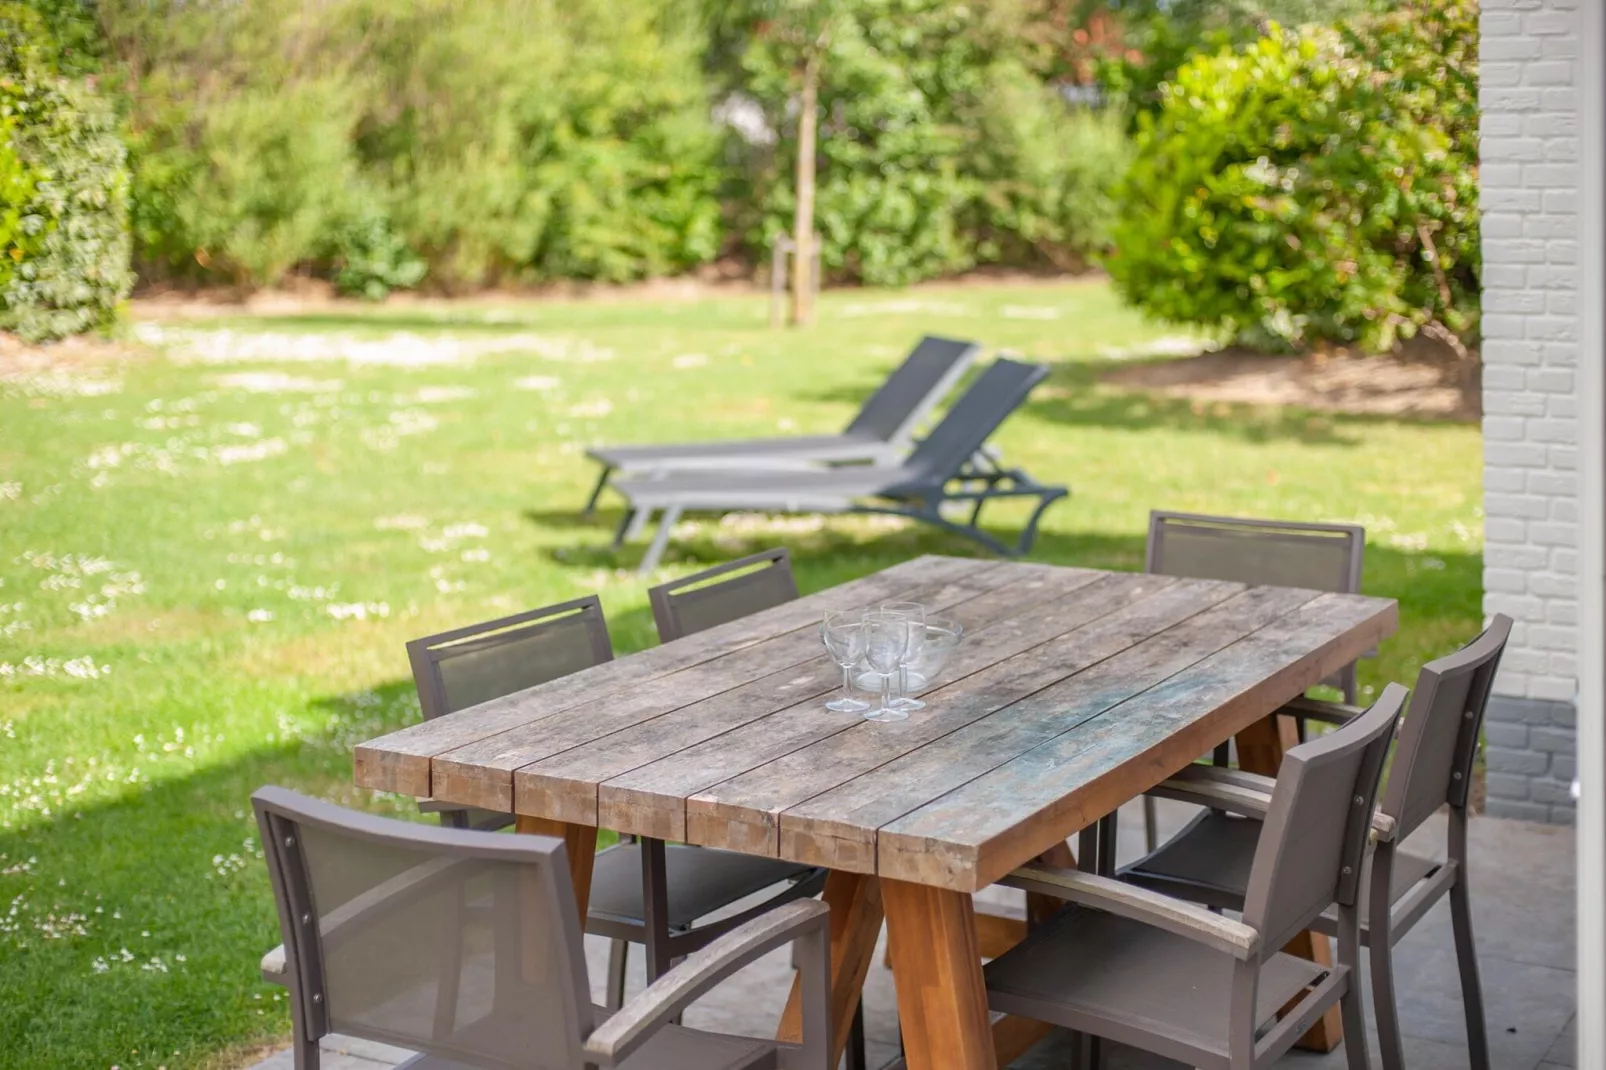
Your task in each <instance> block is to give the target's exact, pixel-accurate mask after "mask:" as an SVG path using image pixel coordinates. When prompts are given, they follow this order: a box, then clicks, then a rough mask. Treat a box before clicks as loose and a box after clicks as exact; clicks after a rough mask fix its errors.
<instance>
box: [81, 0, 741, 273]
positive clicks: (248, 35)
mask: <svg viewBox="0 0 1606 1070" xmlns="http://www.w3.org/2000/svg"><path fill="white" fill-rule="evenodd" d="M678 2H679V0H654V2H649V3H642V4H632V5H629V6H624V5H619V4H616V3H612V2H611V0H562V2H560V0H541V2H530V0H481V2H477V3H474V4H461V3H458V2H456V0H336V2H326V0H289V2H287V0H240V2H239V3H237V4H232V5H229V6H228V7H227V8H223V9H220V8H218V7H217V6H216V5H193V4H186V3H180V2H177V0H155V2H152V0H107V2H106V3H105V4H104V7H103V12H104V14H103V21H104V22H105V24H106V25H107V27H108V33H109V34H110V37H111V43H112V51H113V54H114V55H115V56H117V57H118V58H119V60H120V63H121V65H120V67H119V70H120V71H122V72H123V75H124V77H125V78H126V77H129V75H130V74H131V72H133V71H134V70H135V69H136V66H137V65H139V64H143V65H145V66H147V67H148V68H149V71H148V72H147V73H145V74H144V75H143V76H142V77H141V78H140V79H139V80H138V81H137V82H133V81H129V82H128V84H127V88H128V90H129V92H130V94H131V101H132V110H133V124H132V125H133V126H134V129H135V131H136V141H135V167H136V183H137V187H136V201H137V204H138V208H137V210H136V232H137V234H138V236H139V242H140V246H139V250H140V254H141V256H142V258H143V260H144V261H145V262H147V263H149V264H150V266H151V268H152V269H153V272H154V273H158V274H167V275H180V276H186V275H188V276H196V275H198V276H201V277H206V276H211V277H217V276H218V275H222V276H224V277H226V278H228V279H229V280H230V281H234V282H238V283H241V284H246V285H270V284H272V283H275V282H277V281H279V280H280V279H281V278H282V277H284V275H285V274H286V273H287V272H290V271H292V270H294V271H311V272H315V273H318V274H322V275H326V276H329V277H332V278H334V279H335V281H336V284H337V285H338V286H339V287H340V288H342V289H344V290H347V291H350V292H361V293H364V294H368V295H377V294H379V293H382V292H383V291H385V290H388V289H391V288H395V287H402V286H410V285H416V284H417V283H418V282H419V281H421V279H422V278H423V277H424V270H427V271H428V274H429V276H430V277H431V278H433V279H434V280H435V281H437V282H438V283H440V284H441V285H443V286H456V285H478V284H483V283H488V282H494V281H497V280H500V279H510V280H520V279H545V278H596V279H607V280H611V281H622V280H626V279H633V278H641V277H644V276H650V275H662V274H669V273H673V272H677V271H682V270H685V269H686V268H689V267H692V266H695V265H696V264H700V263H703V262H705V261H707V260H709V259H711V258H712V257H713V256H714V255H715V254H716V253H717V252H718V250H719V245H720V209H719V203H718V199H717V196H716V193H717V189H718V185H719V181H720V171H719V168H718V159H717V154H718V150H719V141H718V138H717V136H716V134H715V131H714V128H713V124H712V121H711V120H710V119H709V117H708V103H707V96H706V93H705V92H704V88H703V82H702V76H701V72H700V70H699V60H700V43H701V36H700V31H698V30H697V28H696V26H695V24H693V23H690V22H686V21H684V20H678V19H674V18H671V17H670V14H671V12H672V9H674V8H675V7H676V6H677V4H678Z"/></svg>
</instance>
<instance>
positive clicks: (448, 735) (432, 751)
mask: <svg viewBox="0 0 1606 1070" xmlns="http://www.w3.org/2000/svg"><path fill="white" fill-rule="evenodd" d="M996 567H998V563H997V562H988V561H980V560H974V559H971V558H958V557H939V556H935V555H928V556H924V557H918V558H915V559H914V560H912V561H905V562H901V563H899V564H897V565H893V566H892V567H891V568H887V569H883V570H881V571H880V572H876V573H873V574H871V575H869V576H864V577H861V578H860V579H857V580H854V581H852V582H850V583H846V584H842V585H840V586H837V587H832V588H828V589H827V590H824V591H818V592H815V593H814V594H812V595H808V596H806V597H804V598H800V599H798V600H797V601H795V602H788V603H786V604H785V605H781V606H776V607H774V608H772V609H768V610H765V611H764V612H762V613H755V614H753V615H751V616H749V617H747V618H744V619H743V620H740V621H732V622H730V623H729V624H724V625H721V626H719V627H717V628H710V629H708V630H707V631H704V632H698V633H697V634H695V635H690V636H687V637H685V638H684V639H680V640H677V641H675V642H673V643H665V644H664V645H662V646H658V647H653V648H652V649H650V650H644V651H641V652H640V653H637V654H632V655H631V656H629V657H626V658H620V659H618V660H616V661H610V662H608V663H606V664H604V665H598V666H595V667H593V668H590V669H586V670H583V671H581V672H578V673H574V674H572V675H570V676H565V677H563V678H561V679H558V680H553V681H551V682H550V683H547V684H543V685H542V686H540V687H538V688H532V689H530V690H529V691H523V692H519V693H517V694H514V695H507V696H504V697H503V698H499V699H495V700H493V701H491V702H486V703H483V704H481V705H479V706H476V707H474V708H472V709H468V710H462V711H459V712H458V713H455V714H453V715H452V716H451V717H440V718H436V719H435V720H433V721H426V722H423V723H421V724H415V725H410V726H408V727H407V728H403V729H399V730H397V731H395V732H391V733H390V734H388V735H385V736H381V737H380V738H378V739H375V740H371V741H369V742H367V743H363V744H360V745H359V746H358V747H357V748H356V752H355V754H354V765H355V774H356V781H357V784H358V785H359V786H361V787H365V788H373V789H375V790H379V791H395V792H400V793H402V794H406V795H417V796H420V797H423V796H427V795H428V794H429V790H430V789H429V765H430V759H431V758H433V757H434V756H435V755H437V754H444V753H445V752H447V751H449V750H452V749H454V748H456V747H460V746H462V745H464V744H465V743H470V742H473V741H474V740H477V739H482V738H484V737H486V736H490V735H494V734H496V733H497V732H503V731H506V730H508V729H510V728H516V727H518V726H519V725H522V724H526V723H528V722H530V721H531V720H534V719H536V718H538V717H543V716H552V715H555V714H557V713H561V712H562V711H564V710H566V709H569V708H571V707H573V706H576V705H578V704H580V703H582V702H586V701H588V700H591V699H595V698H597V697H598V696H599V695H602V694H606V693H609V692H611V691H615V690H620V689H624V688H628V687H632V686H635V685H637V684H640V683H642V682H644V681H647V680H651V679H654V678H656V677H660V676H664V675H667V674H669V673H673V672H678V671H680V670H682V669H687V668H690V667H691V666H693V665H697V664H699V663H701V662H705V661H709V660H712V659H714V658H719V657H723V656H725V655H727V654H730V653H732V652H734V651H737V650H741V649H743V648H745V647H749V646H752V645H754V644H756V643H760V642H763V641H764V640H766V639H769V638H772V637H774V636H776V635H780V634H782V633H784V632H788V631H792V630H794V629H796V628H801V627H804V626H806V625H808V624H809V623H811V622H812V621H814V620H817V619H819V617H820V616H821V615H822V614H823V613H824V610H825V608H826V606H827V605H838V604H840V605H844V606H849V605H852V604H854V602H855V600H864V601H870V600H875V599H883V598H887V597H889V596H890V595H892V594H894V593H896V592H898V591H899V590H902V589H906V588H908V587H911V586H914V585H917V584H923V583H940V582H946V581H948V580H951V579H956V578H959V577H962V576H965V575H970V574H974V573H976V572H978V571H979V570H983V569H989V568H996Z"/></svg>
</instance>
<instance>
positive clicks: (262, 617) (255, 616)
mask: <svg viewBox="0 0 1606 1070" xmlns="http://www.w3.org/2000/svg"><path fill="white" fill-rule="evenodd" d="M245 619H246V620H248V621H250V622H251V623H253V624H266V623H267V622H268V621H270V620H272V619H273V610H271V609H253V610H252V611H251V612H249V613H247V614H246V615H245Z"/></svg>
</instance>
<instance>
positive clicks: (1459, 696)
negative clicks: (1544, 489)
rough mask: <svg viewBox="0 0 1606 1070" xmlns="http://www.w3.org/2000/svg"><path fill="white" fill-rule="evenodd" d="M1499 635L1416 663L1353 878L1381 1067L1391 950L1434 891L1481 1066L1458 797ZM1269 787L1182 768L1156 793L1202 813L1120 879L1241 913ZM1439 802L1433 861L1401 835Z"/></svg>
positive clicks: (1335, 708) (1388, 1043)
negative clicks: (1442, 831)
mask: <svg viewBox="0 0 1606 1070" xmlns="http://www.w3.org/2000/svg"><path fill="white" fill-rule="evenodd" d="M1510 634H1511V618H1510V617H1507V616H1505V615H1504V614H1497V615H1496V616H1495V618H1494V620H1493V621H1491V622H1490V624H1489V627H1488V628H1487V629H1486V630H1485V631H1484V633H1483V634H1482V635H1480V636H1478V638H1476V639H1474V640H1473V641H1472V642H1471V643H1469V644H1467V645H1466V646H1465V647H1462V648H1461V649H1460V650H1458V651H1456V652H1455V653H1454V654H1450V655H1448V656H1446V657H1442V658H1439V659H1438V660H1437V661H1432V662H1429V663H1428V664H1427V665H1424V666H1423V667H1422V672H1421V674H1420V675H1419V676H1418V677H1417V681H1416V692H1415V694H1413V695H1412V696H1411V708H1410V711H1409V712H1408V713H1407V714H1406V716H1405V720H1404V721H1403V723H1402V725H1401V729H1400V740H1399V743H1398V745H1397V746H1396V747H1395V749H1394V760H1393V762H1392V763H1391V765H1390V769H1389V777H1388V784H1387V786H1386V787H1385V788H1384V789H1383V794H1382V802H1381V804H1380V805H1379V807H1378V813H1377V816H1376V818H1375V826H1376V827H1375V831H1374V833H1373V839H1374V840H1375V841H1376V845H1375V847H1374V848H1373V849H1372V850H1371V851H1370V852H1369V853H1368V855H1367V857H1366V860H1365V865H1364V867H1363V869H1362V871H1361V873H1362V879H1363V880H1364V881H1366V882H1367V884H1368V889H1369V891H1368V894H1367V895H1366V897H1365V898H1364V900H1363V903H1362V908H1361V919H1360V939H1361V943H1363V944H1364V945H1366V946H1367V947H1368V948H1369V949H1370V954H1371V962H1372V998H1373V1001H1374V1003H1375V1005H1376V1009H1377V1032H1378V1041H1379V1044H1380V1046H1381V1048H1382V1051H1383V1066H1384V1070H1403V1068H1404V1066H1405V1056H1404V1049H1403V1047H1402V1042H1401V1040H1400V1024H1399V1015H1398V1010H1397V1008H1396V1004H1395V998H1394V967H1393V957H1394V945H1395V944H1396V943H1398V942H1399V940H1400V938H1401V937H1403V936H1404V935H1405V934H1406V933H1407V932H1409V931H1410V930H1411V928H1412V927H1413V926H1414V925H1416V923H1417V922H1418V921H1420V920H1422V917H1423V915H1425V914H1426V913H1427V912H1428V910H1429V909H1430V908H1431V907H1432V906H1433V905H1434V904H1435V903H1437V902H1438V901H1439V900H1440V899H1442V898H1444V896H1445V895H1449V897H1450V920H1451V923H1452V928H1453V929H1454V932H1455V953H1456V960H1457V962H1458V963H1459V965H1460V968H1461V1000H1462V1003H1463V1004H1464V1005H1465V1010H1466V1020H1467V1048H1468V1052H1469V1056H1470V1062H1469V1065H1470V1066H1471V1067H1472V1068H1473V1070H1488V1067H1489V1044H1488V1036H1487V1033H1486V1030H1485V1026H1484V1017H1483V991H1482V986H1481V985H1480V983H1479V980H1478V956H1477V950H1476V948H1475V947H1474V946H1473V940H1472V916H1471V908H1470V905H1469V902H1468V897H1467V795H1468V791H1469V789H1470V787H1471V784H1472V775H1473V765H1474V762H1475V760H1476V758H1477V753H1478V735H1479V732H1480V731H1481V730H1482V726H1483V711H1484V706H1485V704H1486V703H1487V702H1488V699H1489V686H1490V684H1491V683H1492V682H1493V680H1494V674H1495V670H1496V668H1498V666H1499V664H1500V655H1501V652H1502V651H1503V650H1504V649H1505V645H1506V639H1507V637H1508V636H1509V635H1510ZM1295 705H1297V706H1298V707H1299V708H1301V709H1302V710H1303V711H1304V712H1305V714H1306V715H1307V716H1309V717H1311V718H1312V719H1316V720H1323V721H1329V722H1333V723H1338V724H1345V723H1347V722H1349V721H1351V719H1353V718H1354V717H1356V716H1357V715H1358V713H1359V711H1358V710H1357V709H1356V708H1355V707H1354V706H1350V705H1340V704H1338V703H1331V702H1317V701H1315V700H1311V699H1300V700H1297V702H1296V703H1295ZM1342 730H1343V729H1340V731H1342ZM1270 786H1271V782H1270V781H1268V780H1267V779H1266V778H1265V777H1259V776H1255V775H1253V774H1250V773H1244V772H1240V771H1237V770H1230V769H1217V768H1213V767H1210V766H1191V767H1189V768H1188V769H1185V770H1183V772H1182V774H1181V775H1179V776H1178V777H1176V778H1174V779H1172V780H1169V781H1166V782H1165V784H1163V785H1161V788H1160V789H1159V791H1158V794H1160V795H1162V796H1164V797H1166V798H1174V799H1182V800H1184V801H1186V802H1193V803H1199V804H1201V805H1204V806H1208V807H1211V809H1208V810H1206V811H1204V813H1202V814H1200V815H1199V817H1197V818H1195V819H1194V821H1193V822H1192V824H1190V825H1188V826H1187V827H1186V828H1184V829H1183V830H1182V831H1181V832H1179V833H1178V834H1177V835H1176V836H1175V837H1173V838H1172V839H1171V840H1169V841H1168V842H1167V843H1166V844H1165V846H1163V847H1161V848H1160V849H1159V850H1158V851H1156V852H1154V853H1153V854H1151V855H1149V856H1148V857H1147V858H1144V859H1142V860H1141V861H1139V862H1136V863H1134V864H1133V865H1131V866H1128V867H1127V868H1126V869H1124V870H1122V871H1121V876H1122V878H1123V879H1125V880H1127V881H1130V882H1132V883H1134V884H1138V885H1141V886H1142V887H1144V888H1147V889H1150V890H1154V891H1159V892H1165V893H1167V894H1170V895H1175V896H1180V897H1182V898H1185V899H1191V900H1194V901H1196V902H1200V903H1204V904H1206V905H1207V906H1210V907H1214V908H1216V909H1228V910H1238V909H1242V908H1243V905H1244V903H1245V902H1246V901H1247V895H1248V889H1249V888H1251V887H1252V883H1251V868H1252V859H1253V858H1254V857H1255V842H1256V840H1257V838H1258V837H1259V836H1260V829H1261V824H1262V821H1263V820H1264V817H1265V814H1266V812H1267V806H1268V798H1269V797H1268V795H1267V790H1268V789H1269V788H1270ZM1445 804H1448V808H1449V835H1448V840H1447V845H1446V855H1447V857H1446V859H1445V860H1444V861H1442V862H1439V861H1435V860H1433V859H1430V858H1425V857H1422V856H1420V855H1416V854H1413V853H1411V852H1409V851H1406V850H1402V849H1401V847H1400V844H1401V843H1402V842H1403V841H1404V840H1405V838H1406V837H1407V836H1409V835H1410V834H1411V833H1412V832H1414V831H1415V830H1416V829H1417V828H1419V827H1420V826H1421V824H1422V822H1424V821H1426V820H1427V819H1428V817H1429V816H1430V815H1432V814H1433V813H1434V812H1436V811H1437V810H1438V809H1439V807H1441V806H1444V805H1445ZM1223 811H1226V812H1223ZM1313 928H1316V929H1317V930H1319V931H1321V932H1325V933H1328V934H1329V935H1332V934H1335V933H1341V924H1340V919H1339V918H1338V917H1337V916H1335V915H1334V914H1333V913H1332V912H1328V913H1326V914H1324V915H1323V916H1322V917H1321V918H1319V919H1318V920H1317V923H1316V924H1315V925H1314V926H1313Z"/></svg>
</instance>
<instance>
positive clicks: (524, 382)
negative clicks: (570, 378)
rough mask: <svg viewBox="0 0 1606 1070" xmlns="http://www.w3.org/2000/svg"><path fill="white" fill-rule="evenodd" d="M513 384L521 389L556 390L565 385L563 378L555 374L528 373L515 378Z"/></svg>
mask: <svg viewBox="0 0 1606 1070" xmlns="http://www.w3.org/2000/svg"><path fill="white" fill-rule="evenodd" d="M513 385H514V386H516V387H518V388H519V389H520V390H556V389H557V388H558V387H560V386H562V385H563V380H562V379H559V378H558V377H557V376H554V375H526V376H525V377H524V378H522V379H515V380H514V381H513Z"/></svg>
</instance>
